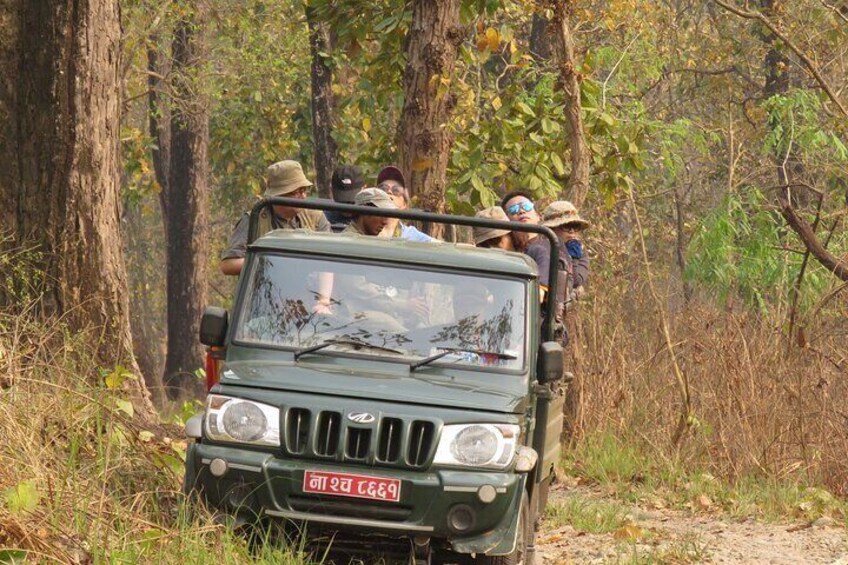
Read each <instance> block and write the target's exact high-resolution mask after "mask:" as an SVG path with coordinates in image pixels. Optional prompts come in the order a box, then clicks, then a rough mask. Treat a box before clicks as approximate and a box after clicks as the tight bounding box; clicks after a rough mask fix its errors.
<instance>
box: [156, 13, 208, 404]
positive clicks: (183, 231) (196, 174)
mask: <svg viewBox="0 0 848 565" xmlns="http://www.w3.org/2000/svg"><path fill="white" fill-rule="evenodd" d="M206 23H207V22H206V12H205V8H204V6H203V3H202V2H197V3H194V4H193V6H192V7H191V9H189V10H187V11H186V13H185V14H183V17H182V18H181V19H180V20H179V22H178V23H177V27H176V31H175V34H174V41H173V46H172V58H173V61H172V68H171V76H172V80H173V84H172V88H171V97H172V105H171V147H170V164H169V171H168V187H167V207H166V218H167V219H166V221H167V232H168V235H167V241H168V254H167V257H168V260H167V263H168V266H167V295H168V349H167V354H166V357H165V373H164V377H163V382H164V384H165V388H166V392H167V394H168V397H169V398H172V399H173V398H178V397H180V396H181V395H183V394H185V393H188V394H195V393H199V392H201V383H200V382H199V380H198V379H197V378H196V377H195V376H194V371H195V370H196V369H197V368H198V367H200V366H201V364H202V356H203V350H202V348H201V347H200V344H199V343H198V341H197V335H198V333H199V330H200V317H201V314H202V308H203V307H204V305H205V303H206V273H207V262H208V261H207V254H208V250H209V243H208V240H209V238H208V226H207V207H208V206H207V202H208V163H207V151H208V146H209V117H208V110H207V108H208V100H207V96H206V95H204V92H205V88H204V85H203V79H202V77H203V69H204V65H205V63H206V46H205V38H204V29H205V25H206Z"/></svg>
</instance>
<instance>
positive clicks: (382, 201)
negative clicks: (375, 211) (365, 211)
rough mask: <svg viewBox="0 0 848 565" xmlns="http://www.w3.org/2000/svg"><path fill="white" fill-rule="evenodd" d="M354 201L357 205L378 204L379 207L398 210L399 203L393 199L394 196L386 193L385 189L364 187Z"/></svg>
mask: <svg viewBox="0 0 848 565" xmlns="http://www.w3.org/2000/svg"><path fill="white" fill-rule="evenodd" d="M353 203H354V204H356V205H357V206H376V207H377V208H386V209H389V210H396V209H397V204H395V201H394V200H392V197H391V196H389V195H388V194H386V191H385V190H380V189H379V188H363V189H362V190H360V191H359V192H358V193H357V194H356V196H355V197H354V199H353Z"/></svg>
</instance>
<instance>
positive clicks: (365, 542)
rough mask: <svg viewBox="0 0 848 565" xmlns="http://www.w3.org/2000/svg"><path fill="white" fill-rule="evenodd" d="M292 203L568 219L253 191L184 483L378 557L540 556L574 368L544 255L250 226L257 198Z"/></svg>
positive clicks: (508, 559)
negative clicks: (566, 366) (542, 276)
mask: <svg viewBox="0 0 848 565" xmlns="http://www.w3.org/2000/svg"><path fill="white" fill-rule="evenodd" d="M280 203H283V204H288V205H293V204H296V205H297V206H300V207H304V208H310V207H311V208H321V209H334V210H338V211H342V212H356V213H362V212H367V213H368V214H371V215H390V216H395V217H401V218H404V219H418V220H425V221H431V222H436V221H438V222H446V223H452V224H459V225H469V226H481V227H500V228H507V229H513V230H519V231H530V232H537V233H539V234H540V236H541V237H548V238H553V237H555V236H554V234H553V233H552V232H551V231H550V230H549V229H547V228H544V227H540V226H527V225H524V224H517V223H508V222H495V221H490V220H483V219H477V218H465V217H457V216H447V215H437V214H427V213H423V212H409V211H404V212H401V211H396V210H381V209H375V208H361V207H357V206H351V205H343V204H332V203H329V204H328V203H321V202H312V201H302V200H297V201H291V200H290V199H285V198H273V199H267V200H264V201H262V202H260V203H259V204H257V207H255V208H254V210H253V211H252V213H251V218H252V224H251V238H250V239H251V241H252V243H251V244H250V246H249V248H248V254H247V258H246V261H245V266H244V270H243V271H242V274H241V276H240V278H239V282H238V287H237V293H236V299H235V303H234V306H233V308H232V314H231V315H230V314H229V313H228V312H227V311H226V310H223V309H221V308H216V307H210V308H207V310H206V312H205V314H204V317H203V321H202V327H201V341H202V342H203V343H204V344H205V345H207V346H209V351H210V358H209V359H211V361H209V359H208V363H207V373H208V376H209V377H210V378H211V379H212V380H211V382H210V385H211V389H210V392H209V395H208V397H207V402H206V408H205V411H204V413H202V414H200V415H198V416H196V417H195V418H194V419H192V420H191V421H190V422H189V423H188V425H187V430H186V431H187V434H188V435H189V437H190V438H193V441H192V442H191V443H190V445H189V449H188V453H187V457H186V468H185V471H186V472H185V485H184V488H185V491H186V493H187V494H191V495H193V496H198V497H200V498H201V499H202V500H203V501H204V502H205V503H206V504H207V505H208V506H209V507H211V508H213V509H214V510H216V511H217V512H220V513H221V514H223V515H227V516H230V517H231V518H232V519H234V520H235V521H236V522H237V523H246V522H255V521H258V520H262V521H265V520H272V521H278V522H280V523H286V524H291V523H294V524H300V525H302V524H305V525H306V531H307V532H308V535H309V536H313V535H330V536H332V539H333V542H332V543H333V544H334V546H335V547H337V548H343V549H344V550H345V551H350V552H357V551H358V552H359V554H364V555H366V556H373V555H376V554H377V553H378V551H377V550H376V549H375V548H379V554H380V555H381V556H387V555H398V556H400V557H401V558H402V559H404V560H405V561H406V562H407V563H430V562H431V559H438V560H439V561H441V562H463V563H466V562H472V563H488V564H493V563H503V564H506V563H525V564H529V563H532V562H533V560H534V557H533V556H534V539H535V524H536V522H537V518H538V514H539V512H540V510H541V509H543V508H544V503H545V499H546V498H547V489H548V487H549V485H550V482H551V479H552V477H553V468H554V465H555V463H556V461H557V459H558V457H559V446H560V443H559V440H560V433H561V428H562V394H561V392H560V391H559V388H560V386H559V385H558V382H559V381H560V380H561V379H562V377H563V355H562V346H561V345H560V343H558V342H557V341H555V340H554V329H553V325H554V322H553V321H554V308H555V306H554V304H549V303H547V302H545V303H542V301H541V299H540V296H541V295H540V293H541V290H540V284H539V281H538V274H537V269H536V265H535V263H534V262H533V261H532V260H530V259H528V258H527V257H526V256H524V255H522V254H518V253H509V252H503V251H499V250H492V249H477V248H473V247H469V246H463V245H455V244H447V243H418V242H407V241H403V240H397V239H391V240H389V239H382V238H375V237H365V236H356V235H341V234H332V233H306V232H302V231H282V230H275V231H272V232H269V233H268V234H265V235H263V236H262V237H259V238H257V239H255V241H253V238H254V237H256V235H258V234H256V230H257V228H256V218H257V214H258V210H260V209H261V208H262V207H264V206H268V205H270V204H280ZM551 241H553V240H551ZM551 248H552V249H554V250H556V245H552V246H551ZM551 263H552V264H556V261H551ZM550 280H552V281H556V276H552V277H551V278H550ZM550 290H551V292H550V295H552V296H554V295H555V289H550Z"/></svg>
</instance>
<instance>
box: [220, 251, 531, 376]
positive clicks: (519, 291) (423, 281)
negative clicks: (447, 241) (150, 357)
mask: <svg viewBox="0 0 848 565" xmlns="http://www.w3.org/2000/svg"><path fill="white" fill-rule="evenodd" d="M248 287H249V291H248V292H247V294H246V296H245V301H244V303H243V307H242V310H241V312H240V314H239V316H238V320H237V328H236V336H235V338H236V340H237V341H241V342H250V343H256V344H264V345H273V346H282V347H291V348H295V349H302V348H307V347H314V346H316V345H319V344H321V343H324V342H326V341H328V340H339V342H340V343H338V344H333V345H331V346H329V347H327V348H321V351H322V352H328V351H329V352H334V351H344V352H345V353H360V354H363V355H364V354H367V355H381V356H383V355H385V356H394V357H397V356H404V357H410V358H411V359H412V360H414V359H419V358H424V357H428V356H431V355H433V354H435V353H438V352H440V351H443V350H444V349H457V350H460V349H461V350H464V351H456V352H451V353H449V354H448V355H445V356H444V357H442V358H440V359H439V360H438V361H435V362H434V363H433V364H434V365H438V364H461V365H466V366H494V367H501V368H506V369H520V368H522V367H523V366H524V337H525V336H524V331H525V327H524V320H525V293H526V291H525V284H524V283H523V282H522V281H520V280H507V279H499V278H489V277H480V276H470V275H462V274H457V273H453V272H434V271H422V270H415V269H409V268H397V267H388V266H385V265H375V264H360V263H347V262H340V261H324V260H321V259H306V258H300V257H290V256H282V255H271V254H262V255H259V256H257V260H256V261H255V263H254V268H253V269H252V270H251V272H250V274H249V279H248ZM327 294H329V296H327ZM325 304H326V306H325ZM357 343H359V344H362V347H358V346H357ZM380 348H386V349H380ZM388 350H396V351H400V352H401V353H396V352H393V351H388Z"/></svg>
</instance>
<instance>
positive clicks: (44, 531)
mask: <svg viewBox="0 0 848 565" xmlns="http://www.w3.org/2000/svg"><path fill="white" fill-rule="evenodd" d="M90 347H91V346H90V344H87V343H84V341H83V340H82V339H80V338H79V336H75V335H73V334H71V333H69V332H68V331H67V330H66V328H65V327H64V326H63V324H62V323H61V322H54V323H52V324H47V323H43V322H35V321H33V319H32V318H30V317H28V316H26V315H24V316H12V315H8V314H3V313H0V437H2V438H3V439H2V442H0V562H4V563H5V562H15V561H20V560H23V559H26V560H27V561H28V562H42V563H91V562H93V563H179V564H185V563H207V562H211V561H214V562H216V563H232V564H236V563H245V562H254V563H283V564H288V565H299V564H303V563H306V562H307V559H306V558H305V557H304V553H303V551H301V549H302V548H301V547H300V546H299V545H297V544H294V546H293V547H287V546H286V545H285V544H283V543H281V542H280V541H278V538H277V537H276V536H275V537H273V538H272V537H270V536H269V535H266V536H265V537H263V534H259V536H258V537H255V538H254V539H253V541H252V542H249V541H248V539H246V538H245V537H244V536H242V535H240V534H237V533H235V532H233V531H231V530H230V529H228V528H226V527H224V526H221V525H218V524H217V523H216V522H215V521H214V520H213V518H212V516H211V515H209V514H208V513H207V512H205V511H204V510H202V509H200V508H191V509H190V508H189V507H188V506H187V505H186V503H185V500H184V497H183V495H182V494H181V480H182V459H183V456H184V453H185V447H186V445H185V440H184V439H182V438H181V430H180V429H179V428H178V427H177V426H168V425H158V424H153V425H149V426H140V425H139V424H138V423H137V419H135V418H131V417H130V416H131V414H132V407H131V405H129V403H128V402H127V401H126V398H125V397H124V391H123V390H122V387H121V386H120V385H121V381H122V380H124V379H132V378H135V377H134V376H133V375H130V374H128V373H127V372H126V371H125V370H120V369H118V370H116V369H114V368H110V369H106V370H103V369H102V368H100V367H96V366H94V365H93V361H92V359H93V358H94V355H92V354H91V350H90Z"/></svg>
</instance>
